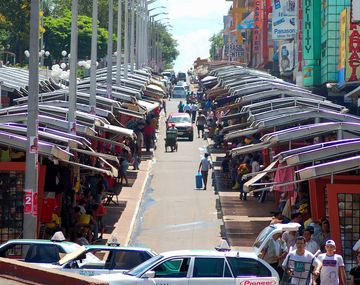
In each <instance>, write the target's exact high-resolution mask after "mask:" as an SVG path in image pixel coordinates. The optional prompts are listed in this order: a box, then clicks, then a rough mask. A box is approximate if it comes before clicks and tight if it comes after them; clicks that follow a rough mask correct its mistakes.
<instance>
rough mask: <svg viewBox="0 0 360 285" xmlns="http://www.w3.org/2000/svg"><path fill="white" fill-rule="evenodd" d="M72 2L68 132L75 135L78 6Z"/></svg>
mask: <svg viewBox="0 0 360 285" xmlns="http://www.w3.org/2000/svg"><path fill="white" fill-rule="evenodd" d="M77 2H78V1H77V0H72V5H71V13H72V15H71V45H70V79H69V114H68V120H69V132H70V133H72V134H74V135H75V134H76V89H77V84H76V77H77V72H76V71H77V52H78V28H77V18H78V4H77Z"/></svg>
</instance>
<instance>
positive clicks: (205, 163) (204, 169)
mask: <svg viewBox="0 0 360 285" xmlns="http://www.w3.org/2000/svg"><path fill="white" fill-rule="evenodd" d="M211 168H212V162H211V160H210V159H209V154H208V153H205V155H204V157H203V158H202V159H201V160H200V165H199V172H200V170H201V175H202V180H203V182H204V190H206V184H207V178H208V173H209V169H211Z"/></svg>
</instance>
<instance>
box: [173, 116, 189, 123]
mask: <svg viewBox="0 0 360 285" xmlns="http://www.w3.org/2000/svg"><path fill="white" fill-rule="evenodd" d="M190 121H191V120H190V117H185V116H184V117H183V116H181V117H171V118H170V119H169V123H190Z"/></svg>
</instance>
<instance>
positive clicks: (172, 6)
mask: <svg viewBox="0 0 360 285" xmlns="http://www.w3.org/2000/svg"><path fill="white" fill-rule="evenodd" d="M227 6H228V5H226V3H225V0H169V4H168V9H169V11H168V12H169V17H170V19H171V20H174V21H176V20H182V19H189V18H194V19H199V18H204V19H205V18H207V19H209V18H212V19H214V18H217V17H220V19H221V17H222V15H224V14H225V13H226V11H227Z"/></svg>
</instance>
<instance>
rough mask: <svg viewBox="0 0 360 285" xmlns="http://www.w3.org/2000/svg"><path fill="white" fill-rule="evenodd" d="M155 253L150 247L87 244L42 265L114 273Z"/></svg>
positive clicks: (81, 272)
mask: <svg viewBox="0 0 360 285" xmlns="http://www.w3.org/2000/svg"><path fill="white" fill-rule="evenodd" d="M155 255H156V253H155V252H154V251H152V250H151V249H149V248H142V247H124V246H110V245H85V246H82V247H80V248H79V249H78V250H77V251H75V252H73V253H71V254H68V255H66V256H65V257H64V258H62V259H61V260H59V262H57V263H55V264H46V265H44V264H43V265H42V267H46V268H55V269H59V270H61V271H67V272H72V273H78V274H80V275H84V276H94V275H99V274H113V273H119V272H123V271H126V270H129V269H131V268H133V267H135V266H137V265H139V264H140V263H142V262H144V261H146V260H148V259H150V258H152V257H153V256H155Z"/></svg>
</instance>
